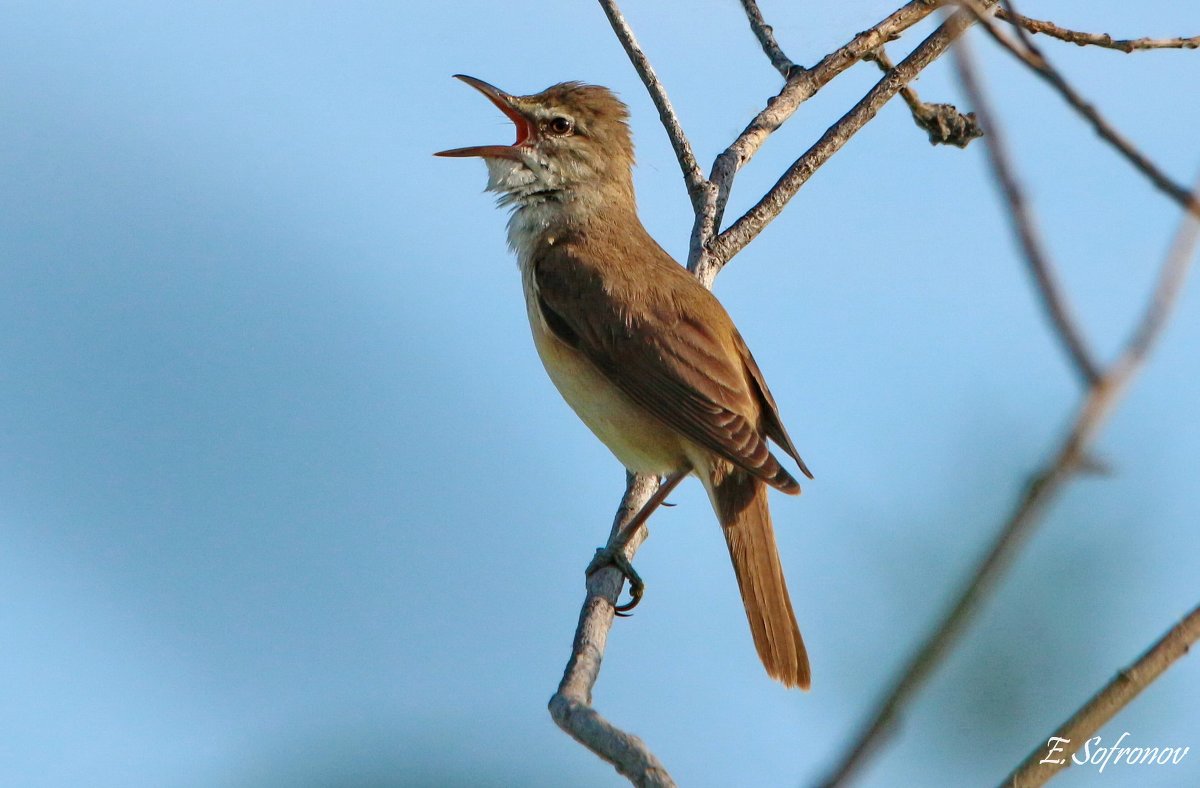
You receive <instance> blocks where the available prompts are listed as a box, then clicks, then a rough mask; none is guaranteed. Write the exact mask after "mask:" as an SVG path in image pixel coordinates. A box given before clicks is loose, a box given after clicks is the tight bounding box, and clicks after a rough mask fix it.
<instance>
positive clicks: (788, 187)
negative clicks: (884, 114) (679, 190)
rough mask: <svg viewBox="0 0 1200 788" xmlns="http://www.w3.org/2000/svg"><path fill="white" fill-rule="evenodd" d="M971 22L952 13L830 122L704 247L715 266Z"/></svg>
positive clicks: (747, 239)
mask: <svg viewBox="0 0 1200 788" xmlns="http://www.w3.org/2000/svg"><path fill="white" fill-rule="evenodd" d="M989 1H990V0H989ZM970 24H971V16H970V15H969V14H967V13H965V12H962V11H958V12H955V13H954V14H952V15H951V16H950V18H949V19H947V20H946V21H945V22H944V23H942V25H941V26H940V27H939V28H938V29H937V30H935V31H934V32H933V33H932V34H930V35H929V37H928V38H926V39H925V40H924V41H923V42H921V44H920V46H918V47H917V48H916V49H914V50H913V51H912V53H911V54H910V55H909V56H908V57H906V58H904V60H902V61H901V62H900V64H899V65H898V66H896V67H895V68H894V69H892V70H891V71H889V72H888V73H887V74H885V75H884V77H883V79H881V80H879V82H878V83H877V84H876V85H875V87H873V88H871V90H870V92H868V93H867V95H866V96H864V97H863V98H862V99H861V100H860V101H859V102H858V103H857V104H855V105H854V108H853V109H851V110H850V111H849V112H847V113H846V114H845V115H843V116H842V118H841V119H840V120H838V122H837V123H835V124H833V125H832V126H830V127H829V129H828V130H827V131H826V132H825V133H824V134H823V135H821V138H820V139H819V140H817V142H816V143H815V144H813V146H812V147H811V148H809V149H808V150H807V151H805V153H804V155H802V156H801V157H800V158H799V159H797V160H796V161H795V162H794V163H793V164H792V166H790V167H788V169H787V172H785V173H784V174H783V177H781V178H780V179H779V181H778V182H777V183H776V184H775V185H774V186H772V187H771V189H770V191H768V192H767V193H766V195H765V196H764V197H763V198H762V199H761V200H759V201H758V203H757V204H756V205H755V206H754V207H753V208H751V209H750V210H749V211H747V212H746V213H745V214H744V215H743V216H742V217H741V218H739V219H738V220H737V221H736V222H734V223H733V224H732V225H730V227H729V229H727V230H725V231H724V232H722V233H721V234H720V235H719V236H717V238H716V240H715V241H714V242H713V244H712V246H711V248H710V250H709V251H710V253H711V254H712V256H713V258H715V261H716V262H715V263H714V264H715V265H717V266H718V267H719V266H721V265H724V264H725V263H726V262H728V261H729V260H730V259H731V258H732V257H733V256H734V255H735V254H737V253H738V252H740V251H741V250H742V249H744V248H745V247H746V244H748V243H750V241H752V240H754V238H755V237H757V236H758V234H759V233H760V232H762V230H763V228H764V227H766V226H767V225H768V224H770V223H771V221H772V220H773V219H774V218H775V217H776V216H778V215H779V213H780V211H782V210H783V208H784V206H785V205H787V203H788V200H790V199H792V197H793V196H795V194H796V192H797V191H799V190H800V187H801V186H803V185H804V183H805V182H806V181H807V180H808V179H809V177H811V176H812V174H813V173H814V172H816V171H817V169H818V168H819V167H820V166H821V165H822V164H824V163H825V162H827V161H828V160H829V158H830V157H831V156H833V154H835V153H837V152H838V151H839V150H841V148H842V146H843V145H845V144H846V142H847V141H848V140H849V139H850V138H851V137H852V136H854V134H855V133H857V132H858V130H859V129H861V128H862V127H863V126H865V125H866V124H867V122H868V121H870V120H871V119H872V118H874V117H875V113H877V112H878V111H879V108H880V107H882V106H883V105H884V104H886V103H887V102H888V100H890V99H891V98H892V97H893V96H895V95H896V94H897V93H899V92H900V88H902V87H903V86H904V85H906V84H908V83H909V82H911V81H912V80H913V78H915V77H916V76H917V74H918V73H920V72H921V70H922V69H923V68H925V67H926V66H927V65H929V64H930V63H932V62H933V61H934V60H935V59H937V58H938V57H939V56H940V55H941V54H942V53H943V52H945V51H946V49H947V48H948V47H949V46H950V43H951V42H952V41H954V39H956V38H958V36H960V35H962V32H963V31H964V30H966V29H967V27H968V26H970ZM809 73H812V72H809ZM714 180H715V178H714ZM719 187H720V184H719V182H718V188H719Z"/></svg>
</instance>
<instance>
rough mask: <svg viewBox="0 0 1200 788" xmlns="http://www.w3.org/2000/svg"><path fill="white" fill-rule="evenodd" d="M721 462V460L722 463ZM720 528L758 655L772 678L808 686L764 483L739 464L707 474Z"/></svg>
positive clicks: (805, 657) (807, 671) (806, 667)
mask: <svg viewBox="0 0 1200 788" xmlns="http://www.w3.org/2000/svg"><path fill="white" fill-rule="evenodd" d="M721 465H725V464H724V463H721ZM706 481H707V484H706V485H705V486H707V487H708V488H709V496H710V498H711V499H712V503H713V508H714V509H716V512H717V517H718V518H719V519H720V521H721V529H722V530H723V531H724V532H725V541H726V543H728V545H729V557H730V558H731V559H732V560H733V571H734V573H735V574H736V575H737V582H738V588H739V589H740V590H741V592H742V603H743V604H744V605H745V606H746V618H747V619H749V621H750V632H751V634H752V635H753V636H754V647H755V648H756V649H757V650H758V657H759V659H761V660H762V663H763V666H764V667H766V669H767V673H768V674H769V675H770V676H771V678H773V679H775V680H777V681H781V682H783V683H784V684H785V685H787V686H789V687H800V688H801V689H808V688H809V685H810V684H811V682H812V672H811V670H810V669H809V665H808V652H807V651H805V649H804V640H803V639H802V638H801V637H800V628H799V627H798V626H797V625H796V614H795V613H794V612H792V600H791V598H790V597H789V596H788V591H787V584H786V583H785V582H784V579H783V567H782V566H781V565H780V563H779V551H778V549H776V547H775V531H774V529H773V528H772V527H771V513H770V511H769V510H768V509H767V486H766V485H765V484H764V483H763V482H761V481H759V480H758V479H756V478H754V477H753V476H750V475H749V474H747V473H745V472H744V471H741V470H739V469H730V468H729V466H727V465H726V466H725V467H724V468H717V469H714V470H713V472H712V475H711V476H710V478H709V479H707V480H706Z"/></svg>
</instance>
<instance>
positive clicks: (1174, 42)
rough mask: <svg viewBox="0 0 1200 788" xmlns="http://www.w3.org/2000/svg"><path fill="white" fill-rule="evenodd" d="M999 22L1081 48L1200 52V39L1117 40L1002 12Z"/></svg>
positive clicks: (1196, 37)
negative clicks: (1191, 50) (1188, 50)
mask: <svg viewBox="0 0 1200 788" xmlns="http://www.w3.org/2000/svg"><path fill="white" fill-rule="evenodd" d="M996 18H997V19H1000V20H1002V21H1004V22H1008V23H1009V24H1010V25H1019V26H1020V27H1023V28H1024V29H1026V30H1028V31H1029V32H1030V33H1045V34H1046V35H1048V36H1050V37H1051V38H1057V39H1058V40H1060V41H1066V42H1067V43H1069V44H1078V45H1079V46H1081V47H1082V46H1096V47H1102V48H1104V49H1116V50H1118V51H1121V52H1125V53H1127V54H1128V53H1130V52H1137V51H1140V50H1148V49H1197V48H1200V36H1192V37H1191V38H1117V39H1114V38H1113V37H1112V36H1110V35H1108V34H1107V33H1081V32H1079V31H1077V30H1068V29H1066V28H1065V27H1059V26H1058V25H1056V24H1054V23H1053V22H1043V21H1042V20H1040V19H1030V18H1029V17H1027V16H1021V15H1020V14H1018V13H1016V12H1014V11H1009V10H1008V9H1006V8H1001V9H999V10H998V11H996Z"/></svg>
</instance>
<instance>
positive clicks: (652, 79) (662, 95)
mask: <svg viewBox="0 0 1200 788" xmlns="http://www.w3.org/2000/svg"><path fill="white" fill-rule="evenodd" d="M599 2H600V7H601V8H602V9H603V10H604V15H605V16H607V17H608V22H609V24H610V25H612V29H613V32H614V33H616V34H617V39H618V40H619V41H620V42H621V46H622V47H624V48H625V54H626V55H628V56H629V62H630V63H632V64H633V67H634V69H635V70H636V71H637V73H638V76H639V77H641V78H642V83H643V84H645V86H646V90H647V91H648V92H649V93H650V100H651V101H653V102H654V106H655V107H657V108H658V117H659V119H660V120H662V124H663V128H665V129H666V130H667V136H668V137H669V138H670V139H671V147H672V148H673V149H674V150H675V158H676V159H678V161H679V168H680V169H681V170H682V171H683V182H684V184H685V185H686V186H687V193H688V197H689V198H691V201H692V209H693V210H696V211H699V210H700V209H701V206H702V205H703V204H704V200H705V197H706V194H707V192H708V190H709V188H710V185H709V183H708V180H707V179H706V178H705V177H704V172H703V170H701V169H700V165H699V163H698V162H697V161H696V154H695V153H693V152H692V143H691V142H689V141H688V138H687V134H685V133H684V131H683V126H682V125H680V123H679V117H678V116H677V115H676V114H675V108H674V107H672V106H671V99H670V98H668V97H667V89H666V88H665V87H663V84H662V83H661V82H659V80H658V75H657V74H655V73H654V67H653V66H651V65H650V60H649V59H648V58H647V57H646V53H645V52H643V51H642V48H641V47H640V46H639V45H638V42H637V39H636V38H635V37H634V35H633V30H632V29H631V28H630V27H629V23H628V22H626V21H625V17H624V16H623V15H622V14H621V9H620V8H618V7H617V4H616V0H599Z"/></svg>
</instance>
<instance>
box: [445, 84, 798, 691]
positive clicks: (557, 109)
mask: <svg viewBox="0 0 1200 788" xmlns="http://www.w3.org/2000/svg"><path fill="white" fill-rule="evenodd" d="M455 77H456V78H457V79H460V80H462V81H463V82H465V83H467V84H468V85H470V86H471V87H473V88H475V89H476V90H478V91H479V92H480V93H482V94H483V95H484V96H486V97H487V98H488V99H489V100H490V101H491V102H492V103H493V104H494V105H495V106H496V107H497V108H498V109H499V110H500V111H501V112H503V113H504V115H506V116H507V117H508V119H509V120H511V121H512V123H513V125H514V126H515V127H516V140H515V141H514V142H513V143H512V144H511V145H482V146H474V147H465V148H454V149H451V150H445V151H441V152H439V153H437V154H435V155H437V156H443V157H457V158H461V157H478V158H482V159H483V161H484V162H485V163H486V165H487V172H488V182H487V191H490V192H494V193H496V194H497V195H498V198H497V202H498V204H499V205H500V206H501V207H502V208H507V209H509V211H510V215H509V219H508V227H507V234H508V245H509V247H510V249H511V250H512V251H513V252H514V253H515V255H516V258H517V263H518V267H519V268H520V271H521V280H522V287H523V290H524V295H525V304H526V311H527V312H528V317H529V325H530V328H531V330H532V333H533V341H534V345H535V347H536V349H537V352H538V355H539V356H540V358H541V360H542V363H543V366H544V367H545V369H546V372H547V374H548V375H549V376H550V379H551V380H552V381H553V382H554V384H555V386H556V387H557V388H558V391H559V392H560V393H561V395H562V397H563V399H565V400H566V402H567V404H568V405H569V406H570V407H571V408H572V409H573V410H574V411H575V413H576V414H577V415H578V416H579V418H580V419H581V420H582V421H583V422H584V424H585V425H587V427H588V428H590V429H591V431H592V432H593V433H594V434H595V435H596V437H597V438H599V439H600V441H601V442H603V443H604V445H605V446H607V447H608V449H609V450H610V451H611V452H612V453H613V454H614V455H615V456H616V458H617V459H618V460H619V461H620V462H621V463H622V464H623V465H624V466H625V467H626V468H627V469H628V470H630V471H631V472H634V473H645V474H654V475H657V476H659V477H665V479H666V480H665V481H664V483H663V484H662V486H661V487H660V488H659V491H658V494H657V495H656V497H655V499H652V501H651V502H650V503H648V504H647V508H646V509H644V510H643V513H644V514H646V515H648V511H649V509H650V507H651V506H652V505H655V504H657V503H658V502H661V501H662V500H663V499H664V498H665V495H666V492H668V491H670V489H671V488H673V487H674V486H675V484H678V483H679V481H680V480H681V479H682V478H684V477H686V476H688V475H695V476H697V477H698V478H699V480H700V482H701V483H702V484H703V485H704V488H705V490H706V491H707V493H708V497H709V500H710V502H711V503H712V507H713V510H714V511H715V512H716V515H717V519H718V521H719V522H720V525H721V529H722V531H723V533H724V535H725V540H726V544H727V546H728V548H729V555H730V559H731V561H732V563H733V569H734V574H735V577H736V580H737V584H738V588H739V590H740V592H741V597H742V601H743V605H744V607H745V610H746V617H747V619H748V621H749V624H750V632H751V636H752V639H753V642H754V646H755V648H756V650H757V652H758V656H759V658H760V659H761V661H762V663H763V666H764V667H765V668H766V672H767V674H768V675H769V676H771V677H772V678H773V679H776V680H777V681H779V682H781V683H783V684H784V685H785V686H787V687H799V688H801V689H805V690H807V689H808V688H809V687H810V684H811V680H812V678H811V668H810V666H809V659H808V653H807V651H806V649H805V646H804V640H803V639H802V638H801V635H800V629H799V627H798V625H797V624H796V616H795V613H794V611H793V608H792V602H791V598H790V596H789V595H788V590H787V584H786V582H785V580H784V574H783V567H782V565H781V563H780V559H779V552H778V548H777V546H776V543H775V534H774V529H773V526H772V524H771V514H770V510H769V508H768V501H767V489H768V487H774V488H775V489H777V490H781V491H782V492H784V493H788V494H791V495H797V494H799V493H800V484H799V482H797V480H796V478H795V477H794V476H793V475H792V474H791V473H790V472H789V471H788V470H787V469H785V468H784V467H783V466H782V465H781V464H780V462H779V460H778V459H777V458H776V457H775V455H774V454H772V452H771V450H770V446H769V444H768V441H772V442H774V444H775V445H776V446H778V447H779V449H781V450H782V451H783V452H784V453H786V454H787V455H788V456H790V457H791V458H792V459H793V460H795V462H796V464H797V466H798V467H799V469H800V471H801V472H802V473H803V474H804V475H805V476H807V477H808V478H810V479H811V478H812V474H811V473H810V472H809V470H808V467H807V466H806V465H805V464H804V461H803V460H802V459H801V458H800V455H799V453H798V452H797V451H796V447H795V444H794V443H793V442H792V439H791V438H790V437H789V436H788V433H787V430H786V429H785V428H784V426H783V421H782V420H781V418H780V415H779V408H778V406H777V405H776V402H775V399H774V397H772V395H771V391H770V389H768V388H767V382H766V379H765V378H764V377H763V373H762V371H761V370H760V369H759V366H758V364H757V363H756V362H755V360H754V357H753V356H752V355H751V353H750V349H749V347H747V345H746V342H745V340H743V339H742V336H741V334H740V333H739V332H738V330H737V327H736V326H735V325H734V323H733V320H732V319H731V318H730V316H729V314H728V313H727V312H726V311H725V308H724V307H723V306H722V305H721V303H720V302H719V301H718V300H717V298H716V296H714V295H713V294H712V293H711V292H710V291H709V290H708V289H707V288H705V287H704V286H703V285H701V284H700V283H699V282H698V281H697V280H696V278H695V277H693V276H692V275H691V274H690V273H688V272H687V270H686V269H684V268H683V267H682V266H681V265H679V264H678V263H677V262H676V261H675V260H674V259H673V258H672V257H671V256H670V255H669V254H668V253H667V252H666V251H664V250H663V249H662V247H661V246H659V245H658V243H656V242H655V240H654V239H653V238H652V237H651V236H650V234H649V232H647V231H646V229H645V227H644V226H643V224H642V222H641V219H640V218H639V216H638V210H637V201H636V197H635V194H634V186H633V164H634V148H633V139H632V133H631V131H630V128H629V109H628V107H627V106H626V105H625V104H624V103H623V102H622V101H621V100H620V99H619V98H618V97H617V96H616V94H614V93H613V92H612V91H611V90H609V89H608V88H604V87H601V86H598V85H590V84H584V83H581V82H562V83H559V84H556V85H553V86H551V87H549V88H547V89H545V90H543V91H541V92H540V93H534V94H530V95H513V94H510V93H506V92H505V91H503V90H500V89H499V88H497V87H495V86H494V85H491V84H489V83H487V82H484V81H483V80H481V79H477V78H475V77H469V76H466V75H462V74H456V75H455ZM642 519H644V517H642ZM639 524H640V521H639ZM618 552H619V551H618ZM605 557H606V558H607V559H608V560H609V561H611V562H614V563H617V565H618V567H619V568H621V569H622V571H624V572H625V573H626V575H627V576H628V577H629V578H630V580H631V590H632V588H633V586H634V582H633V581H634V579H635V578H636V573H632V567H629V566H628V563H627V562H625V563H624V564H622V563H621V560H622V559H623V554H621V555H620V556H619V557H618V556H617V555H613V554H611V552H610V554H609V555H607V556H605ZM595 565H596V563H595V562H593V567H594V566H595ZM589 571H591V570H590V569H589ZM638 583H639V584H640V579H638ZM639 597H640V589H639V590H637V591H636V592H635V595H634V602H635V603H636V601H637V599H638V598H639ZM620 609H621V608H618V611H620Z"/></svg>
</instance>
